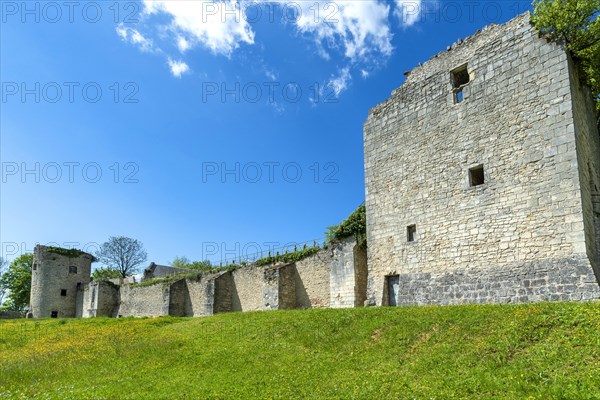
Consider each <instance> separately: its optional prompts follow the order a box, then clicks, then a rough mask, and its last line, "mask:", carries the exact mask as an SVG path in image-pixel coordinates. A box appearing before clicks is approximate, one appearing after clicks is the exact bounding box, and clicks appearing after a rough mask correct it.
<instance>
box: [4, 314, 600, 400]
mask: <svg viewBox="0 0 600 400" xmlns="http://www.w3.org/2000/svg"><path fill="white" fill-rule="evenodd" d="M0 398H27V399H29V398H43V399H47V398H50V399H111V400H112V399H176V398H186V399H207V398H211V399H213V398H214V399H229V398H233V399H237V398H240V399H248V398H261V399H263V398H281V399H290V398H340V399H379V398H390V399H405V398H406V399H408V398H410V399H412V398H417V399H431V398H434V399H452V398H465V399H467V398H468V399H474V398H498V399H511V398H512V399H524V398H534V399H599V398H600V303H585V304H576V303H542V304H534V305H518V306H507V305H485V306H450V307H406V308H363V309H346V310H331V309H324V310H305V311H273V312H257V313H228V314H221V315H217V316H214V317H207V318H195V319H190V318H169V317H165V318H156V319H128V318H125V319H87V320H75V319H71V320H41V321H33V320H8V321H0Z"/></svg>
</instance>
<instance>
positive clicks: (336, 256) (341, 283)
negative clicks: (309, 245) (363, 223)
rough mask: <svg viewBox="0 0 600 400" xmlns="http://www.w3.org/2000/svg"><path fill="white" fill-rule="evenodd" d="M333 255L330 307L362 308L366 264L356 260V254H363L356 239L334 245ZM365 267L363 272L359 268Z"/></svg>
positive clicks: (349, 238) (364, 296) (364, 295)
mask: <svg viewBox="0 0 600 400" xmlns="http://www.w3.org/2000/svg"><path fill="white" fill-rule="evenodd" d="M332 247H333V249H332V252H333V255H332V259H331V269H330V277H329V282H330V289H329V290H330V296H331V299H330V307H331V308H346V307H356V306H362V305H363V303H364V300H365V298H366V294H365V293H364V291H363V292H362V293H361V291H362V290H364V289H365V285H364V283H363V281H364V280H365V279H366V271H365V270H364V267H366V264H365V263H364V260H362V261H361V260H355V254H357V255H359V256H360V254H361V252H360V250H358V249H357V247H358V246H357V244H356V239H354V237H348V238H345V239H343V240H341V241H339V242H337V243H334V244H333V245H332ZM360 267H363V270H362V271H358V270H357V268H360Z"/></svg>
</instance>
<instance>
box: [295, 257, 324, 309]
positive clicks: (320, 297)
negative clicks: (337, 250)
mask: <svg viewBox="0 0 600 400" xmlns="http://www.w3.org/2000/svg"><path fill="white" fill-rule="evenodd" d="M295 266H296V274H295V275H294V280H295V282H296V288H295V292H296V307H297V308H321V307H329V297H330V295H329V270H330V268H331V251H330V250H327V249H323V250H319V251H318V252H317V253H315V254H313V255H312V256H310V257H307V258H305V259H303V260H300V261H296V263H295Z"/></svg>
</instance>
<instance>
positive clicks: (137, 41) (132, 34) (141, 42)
mask: <svg viewBox="0 0 600 400" xmlns="http://www.w3.org/2000/svg"><path fill="white" fill-rule="evenodd" d="M116 30H117V34H118V35H119V36H120V37H121V40H123V41H124V42H128V43H131V44H133V45H136V46H138V47H139V48H140V50H142V51H144V52H151V51H153V49H154V48H153V45H152V40H150V39H146V38H145V37H144V36H143V35H142V34H141V33H140V32H139V31H137V30H136V29H132V28H129V27H125V26H123V24H119V25H117V28H116Z"/></svg>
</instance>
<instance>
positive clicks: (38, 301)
mask: <svg viewBox="0 0 600 400" xmlns="http://www.w3.org/2000/svg"><path fill="white" fill-rule="evenodd" d="M92 259H93V257H92V256H91V255H90V254H86V253H83V254H82V255H80V256H79V257H68V256H65V255H62V254H57V253H54V252H50V251H48V247H46V246H41V245H38V246H36V247H35V249H34V254H33V265H32V271H31V297H30V304H31V312H32V313H33V317H34V318H49V317H50V316H51V315H52V312H53V311H55V312H56V313H57V317H58V318H68V317H75V316H77V302H78V299H79V304H81V302H82V297H81V296H80V294H81V293H80V292H79V288H83V286H84V285H86V284H87V283H88V282H89V281H90V274H91V265H92ZM70 267H72V268H70ZM78 296H79V297H78Z"/></svg>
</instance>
